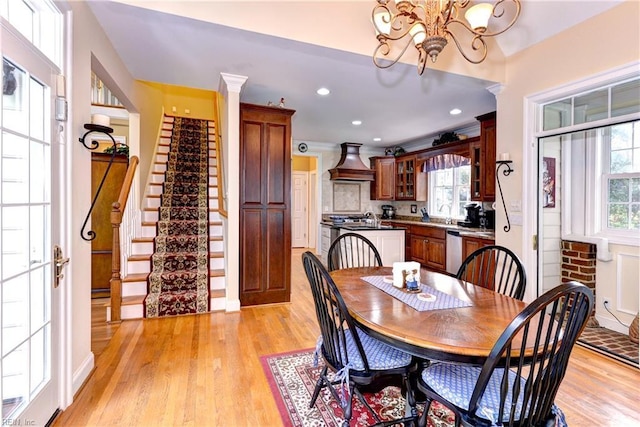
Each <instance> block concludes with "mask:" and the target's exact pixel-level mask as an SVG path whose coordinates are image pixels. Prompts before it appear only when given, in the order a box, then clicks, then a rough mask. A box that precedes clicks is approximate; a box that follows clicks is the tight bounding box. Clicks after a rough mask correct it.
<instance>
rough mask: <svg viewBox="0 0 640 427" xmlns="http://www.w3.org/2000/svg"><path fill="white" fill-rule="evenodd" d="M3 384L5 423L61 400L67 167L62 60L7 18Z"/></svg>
mask: <svg viewBox="0 0 640 427" xmlns="http://www.w3.org/2000/svg"><path fill="white" fill-rule="evenodd" d="M1 53H2V62H3V73H2V76H3V94H2V101H1V109H0V111H1V115H0V131H1V132H0V159H1V161H0V303H1V304H0V326H1V328H0V357H1V363H0V392H1V396H2V424H3V425H44V424H45V423H46V422H47V421H48V420H49V419H50V417H51V416H52V415H53V413H54V412H55V411H56V409H57V408H58V407H59V401H60V399H59V393H60V387H59V383H58V381H59V366H60V356H59V352H60V349H59V343H60V324H59V321H58V319H59V316H60V313H59V302H60V300H61V298H60V292H61V291H60V288H54V286H53V284H54V277H53V276H54V266H53V260H52V247H53V245H54V244H59V245H62V246H63V247H65V246H66V245H64V242H62V240H61V239H62V238H63V236H61V235H59V234H60V230H61V227H60V226H59V224H61V221H62V218H63V216H61V212H62V211H61V210H60V209H61V207H62V205H63V203H61V201H62V200H64V197H63V196H64V194H63V192H62V191H61V190H62V189H63V188H64V186H63V185H62V184H63V181H64V178H61V177H63V176H64V171H65V169H64V167H61V166H63V162H62V161H61V159H62V156H61V154H62V147H64V144H61V141H60V136H59V133H58V130H57V124H56V122H55V121H54V120H53V118H52V116H53V114H52V112H53V99H54V96H53V93H52V89H51V88H52V87H54V84H55V83H54V82H55V76H56V75H57V74H58V70H57V68H56V67H55V66H54V65H53V64H52V63H51V62H50V61H49V60H48V59H46V57H45V56H44V55H42V54H41V53H40V52H39V51H38V50H37V49H35V48H34V47H33V46H32V45H31V44H30V43H29V42H27V41H26V40H25V39H24V38H23V37H22V36H21V35H20V34H19V33H17V32H16V31H14V30H13V29H12V27H11V26H10V25H9V24H7V23H6V21H4V20H2V52H1Z"/></svg>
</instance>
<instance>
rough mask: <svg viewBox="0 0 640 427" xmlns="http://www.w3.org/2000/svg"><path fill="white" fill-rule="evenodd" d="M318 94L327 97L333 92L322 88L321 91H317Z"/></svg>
mask: <svg viewBox="0 0 640 427" xmlns="http://www.w3.org/2000/svg"><path fill="white" fill-rule="evenodd" d="M316 93H317V94H318V95H322V96H327V95H329V94H330V93H331V91H330V90H329V89H327V88H326V87H321V88H320V89H318V90H317V91H316Z"/></svg>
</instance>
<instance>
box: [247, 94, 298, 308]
mask: <svg viewBox="0 0 640 427" xmlns="http://www.w3.org/2000/svg"><path fill="white" fill-rule="evenodd" d="M294 112H295V111H294V110H288V109H284V108H274V107H266V106H261V105H253V104H245V103H241V104H240V303H241V305H243V306H246V305H255V304H268V303H276V302H286V301H290V293H291V116H292V115H293V114H294Z"/></svg>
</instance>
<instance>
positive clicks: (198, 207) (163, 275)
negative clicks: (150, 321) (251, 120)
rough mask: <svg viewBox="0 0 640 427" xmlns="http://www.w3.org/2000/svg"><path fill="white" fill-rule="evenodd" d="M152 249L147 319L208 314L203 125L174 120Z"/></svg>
mask: <svg viewBox="0 0 640 427" xmlns="http://www.w3.org/2000/svg"><path fill="white" fill-rule="evenodd" d="M154 244H155V252H154V253H153V255H152V257H151V273H150V274H149V278H148V279H147V280H148V294H147V297H146V298H145V301H144V306H145V316H146V317H160V316H175V315H179V314H194V313H206V312H207V311H209V138H208V124H207V121H206V120H196V119H188V118H183V117H176V118H175V119H174V122H173V132H172V135H171V146H170V150H169V154H168V161H167V170H166V172H165V180H164V185H163V192H162V199H161V202H160V208H159V220H158V225H157V236H156V238H155V242H154Z"/></svg>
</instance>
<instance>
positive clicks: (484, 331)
mask: <svg viewBox="0 0 640 427" xmlns="http://www.w3.org/2000/svg"><path fill="white" fill-rule="evenodd" d="M391 274H392V268H391V267H366V268H349V269H342V270H335V271H333V272H331V276H332V278H333V280H334V282H335V283H336V286H337V287H338V289H339V290H340V293H341V295H342V297H343V299H344V301H345V303H346V305H347V308H348V309H349V312H350V313H351V316H352V317H353V318H354V320H355V321H356V322H357V323H358V325H359V326H360V327H362V329H364V330H365V331H366V332H368V333H369V334H371V335H373V336H375V337H376V338H378V339H380V340H382V341H384V342H386V343H388V344H390V345H392V346H394V347H397V348H400V349H402V350H404V351H406V352H408V353H411V354H413V355H415V356H418V357H421V358H425V359H430V360H443V361H449V362H458V363H473V364H481V363H483V362H484V360H485V359H486V357H487V356H488V355H489V353H490V352H491V349H492V347H493V345H494V344H495V342H496V341H497V339H498V337H499V336H500V334H502V332H503V331H504V329H505V328H506V326H507V325H508V324H509V323H510V322H511V321H512V320H513V319H514V318H515V317H516V316H517V315H518V314H519V313H520V311H522V309H524V308H525V307H526V305H527V304H526V303H525V302H522V301H519V300H516V299H514V298H511V297H508V296H505V295H502V294H499V293H497V292H494V291H491V290H488V289H485V288H482V287H479V286H475V285H472V284H470V283H466V282H464V281H461V280H458V279H456V278H454V277H450V276H447V275H445V274H441V273H436V272H433V271H428V270H425V269H424V268H422V269H421V271H420V283H421V284H423V285H427V286H430V287H432V288H435V289H436V290H438V291H440V292H444V293H446V294H449V295H451V296H454V297H456V298H458V299H460V300H463V301H468V302H470V303H471V306H469V307H462V308H449V309H438V310H428V311H418V310H416V309H414V308H412V307H411V306H409V305H407V304H406V303H404V302H402V301H400V300H399V299H396V298H395V297H393V296H391V295H389V294H388V293H386V292H385V291H383V290H381V289H378V288H377V287H376V286H374V285H372V284H371V283H369V282H367V281H365V280H363V279H362V277H367V276H390V275H391Z"/></svg>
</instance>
